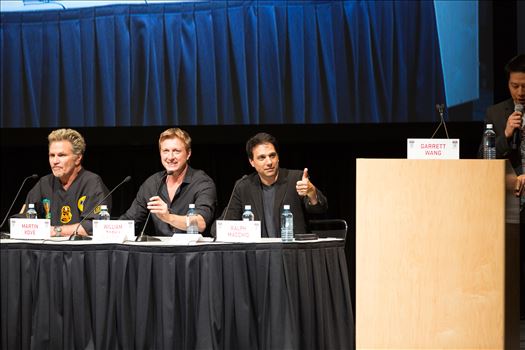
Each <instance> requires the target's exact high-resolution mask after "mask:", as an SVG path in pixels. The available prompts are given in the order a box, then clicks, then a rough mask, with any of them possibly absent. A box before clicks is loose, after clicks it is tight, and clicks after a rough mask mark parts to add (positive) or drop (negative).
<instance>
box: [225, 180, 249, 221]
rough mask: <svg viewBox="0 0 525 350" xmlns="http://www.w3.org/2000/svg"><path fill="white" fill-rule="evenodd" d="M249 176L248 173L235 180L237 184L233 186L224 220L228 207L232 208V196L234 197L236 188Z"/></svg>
mask: <svg viewBox="0 0 525 350" xmlns="http://www.w3.org/2000/svg"><path fill="white" fill-rule="evenodd" d="M247 177H248V175H246V174H244V175H243V176H242V177H241V178H240V179H239V180H237V181H236V182H235V185H234V186H233V190H232V194H231V195H230V199H229V200H228V205H227V206H226V209H225V210H224V214H223V215H222V219H223V220H224V218H225V217H226V215H227V214H228V209H230V204H231V202H232V198H233V194H234V193H235V189H236V188H237V186H238V185H239V184H240V183H241V182H243V181H244V180H245V179H246V178H247Z"/></svg>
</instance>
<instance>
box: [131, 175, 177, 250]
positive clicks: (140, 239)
mask: <svg viewBox="0 0 525 350" xmlns="http://www.w3.org/2000/svg"><path fill="white" fill-rule="evenodd" d="M171 174H173V171H171V170H170V171H167V172H166V174H165V175H163V176H162V178H161V179H160V185H159V187H158V188H157V196H158V195H159V193H160V190H161V188H162V185H164V181H165V180H166V178H167V177H168V176H170V175H171ZM150 216H151V211H148V216H147V217H146V221H145V222H144V226H143V227H142V231H140V235H138V236H137V238H135V242H158V241H160V239H159V238H157V237H152V236H148V235H145V234H144V231H145V230H146V226H148V221H149V217H150Z"/></svg>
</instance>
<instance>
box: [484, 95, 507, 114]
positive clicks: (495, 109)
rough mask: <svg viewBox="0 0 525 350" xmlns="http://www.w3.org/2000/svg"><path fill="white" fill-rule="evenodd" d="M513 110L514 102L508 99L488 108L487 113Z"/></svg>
mask: <svg viewBox="0 0 525 350" xmlns="http://www.w3.org/2000/svg"><path fill="white" fill-rule="evenodd" d="M513 108H514V102H513V101H512V99H511V98H508V99H506V100H504V101H501V102H499V103H496V104H494V105H492V106H490V107H489V108H487V113H495V112H498V111H502V110H506V109H513Z"/></svg>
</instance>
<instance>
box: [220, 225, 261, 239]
mask: <svg viewBox="0 0 525 350" xmlns="http://www.w3.org/2000/svg"><path fill="white" fill-rule="evenodd" d="M260 239H261V222H260V221H240V220H217V241H221V242H257V241H259V240H260Z"/></svg>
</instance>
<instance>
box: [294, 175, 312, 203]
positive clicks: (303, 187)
mask: <svg viewBox="0 0 525 350" xmlns="http://www.w3.org/2000/svg"><path fill="white" fill-rule="evenodd" d="M295 189H296V190H297V194H298V195H299V196H301V197H304V196H308V201H309V202H310V204H311V205H316V204H317V189H316V188H315V186H314V185H313V184H312V183H311V182H310V179H309V178H308V168H304V170H303V177H302V178H301V180H299V181H297V183H296V185H295Z"/></svg>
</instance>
